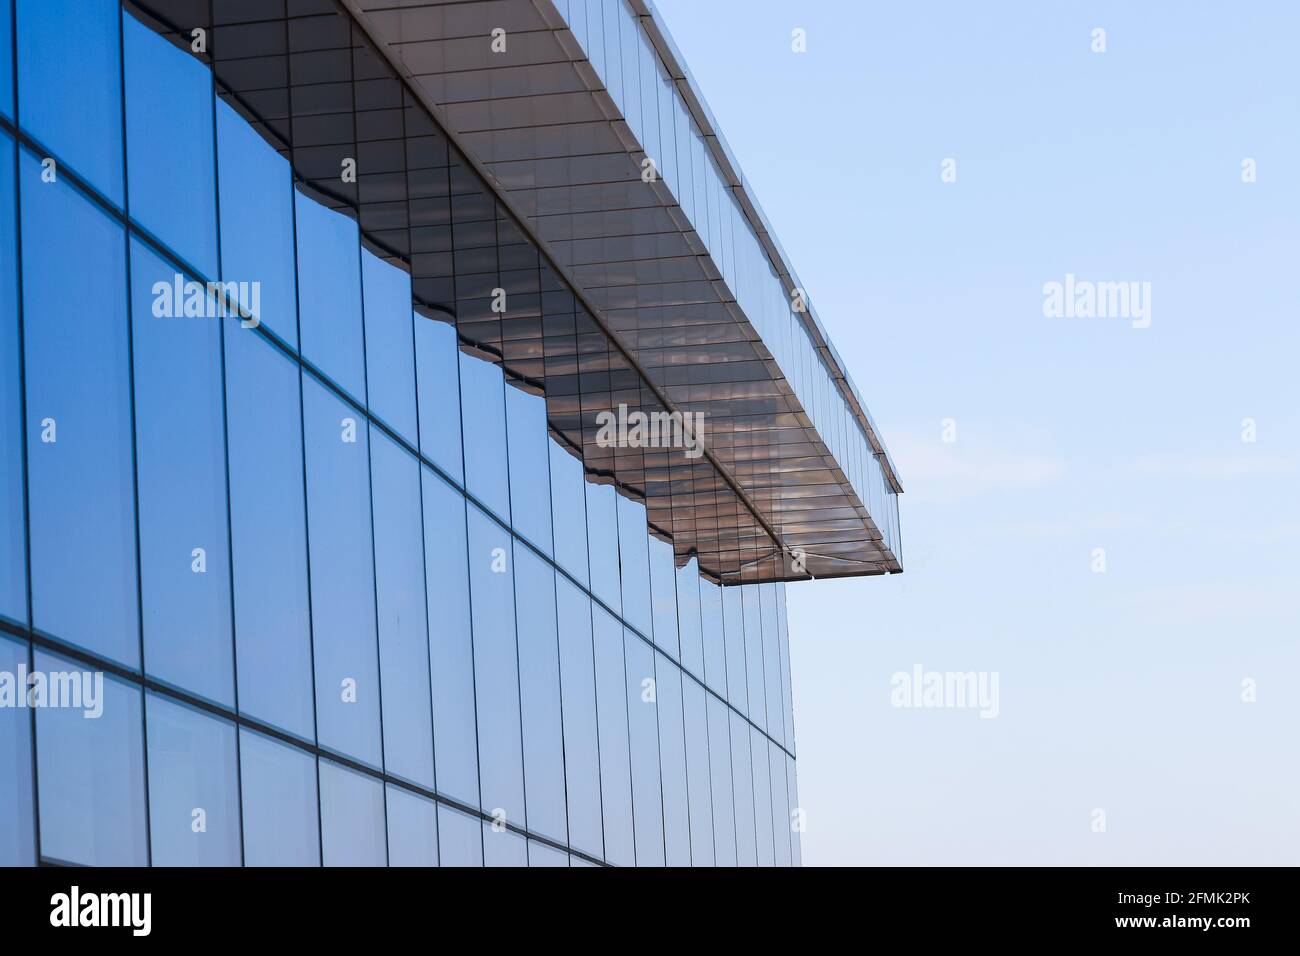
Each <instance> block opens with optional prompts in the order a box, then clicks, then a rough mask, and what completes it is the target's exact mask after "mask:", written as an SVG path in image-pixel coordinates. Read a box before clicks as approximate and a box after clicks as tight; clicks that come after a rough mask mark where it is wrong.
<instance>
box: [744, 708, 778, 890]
mask: <svg viewBox="0 0 1300 956" xmlns="http://www.w3.org/2000/svg"><path fill="white" fill-rule="evenodd" d="M749 740H750V756H749V759H750V764H751V765H752V767H753V774H754V831H755V835H756V836H757V838H758V863H759V865H760V866H776V852H775V848H774V846H773V838H772V833H773V831H772V772H771V769H770V768H769V767H768V765H767V760H768V754H767V747H768V739H767V738H766V737H764V736H763V734H762V732H761V731H759V729H758V728H757V727H751V728H749Z"/></svg>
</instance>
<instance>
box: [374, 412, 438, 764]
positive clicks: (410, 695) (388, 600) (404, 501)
mask: <svg viewBox="0 0 1300 956" xmlns="http://www.w3.org/2000/svg"><path fill="white" fill-rule="evenodd" d="M370 470H371V482H372V486H373V488H374V522H375V584H376V595H377V596H378V600H379V665H380V679H381V686H382V688H383V715H384V725H383V726H384V769H385V770H387V771H388V773H390V774H393V775H395V776H398V777H402V778H403V779H406V780H410V781H412V782H414V783H418V784H420V785H421V786H424V787H427V788H429V789H432V788H433V715H432V712H431V710H430V706H429V629H428V627H427V625H426V614H427V613H428V609H427V606H426V604H425V597H424V538H423V535H422V533H421V526H420V464H419V462H418V461H416V460H415V457H414V456H413V455H411V454H409V453H408V452H407V451H406V450H405V449H403V448H401V447H399V446H398V445H397V444H396V443H395V442H393V441H392V440H391V439H390V438H388V436H387V435H385V434H383V433H382V432H380V431H378V430H376V431H374V432H372V433H371V442H370Z"/></svg>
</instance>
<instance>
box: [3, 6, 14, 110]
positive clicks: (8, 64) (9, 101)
mask: <svg viewBox="0 0 1300 956" xmlns="http://www.w3.org/2000/svg"><path fill="white" fill-rule="evenodd" d="M12 14H13V0H0V114H4V115H5V116H7V117H9V118H10V119H12V118H13V115H14V33H13V19H12Z"/></svg>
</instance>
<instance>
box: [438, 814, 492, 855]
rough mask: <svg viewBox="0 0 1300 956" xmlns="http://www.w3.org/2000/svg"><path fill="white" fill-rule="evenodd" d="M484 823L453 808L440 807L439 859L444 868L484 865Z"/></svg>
mask: <svg viewBox="0 0 1300 956" xmlns="http://www.w3.org/2000/svg"><path fill="white" fill-rule="evenodd" d="M482 824H483V821H482V819H481V818H480V817H471V816H470V815H469V814H467V813H461V812H460V811H459V810H453V809H452V808H451V807H446V806H440V807H438V859H439V860H440V861H441V863H442V865H443V866H482V865H483V825H482Z"/></svg>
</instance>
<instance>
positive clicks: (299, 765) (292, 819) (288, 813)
mask: <svg viewBox="0 0 1300 956" xmlns="http://www.w3.org/2000/svg"><path fill="white" fill-rule="evenodd" d="M239 766H240V789H241V791H242V793H243V807H244V862H245V864H247V865H248V866H320V828H319V817H318V816H317V809H318V794H317V791H316V758H315V757H313V756H312V755H311V754H308V753H305V752H303V751H301V750H299V749H298V748H297V747H290V746H289V745H288V744H284V743H281V742H280V741H278V740H273V739H272V738H270V737H265V736H263V735H262V734H258V733H254V732H253V731H251V730H247V729H243V728H241V729H240V731H239Z"/></svg>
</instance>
